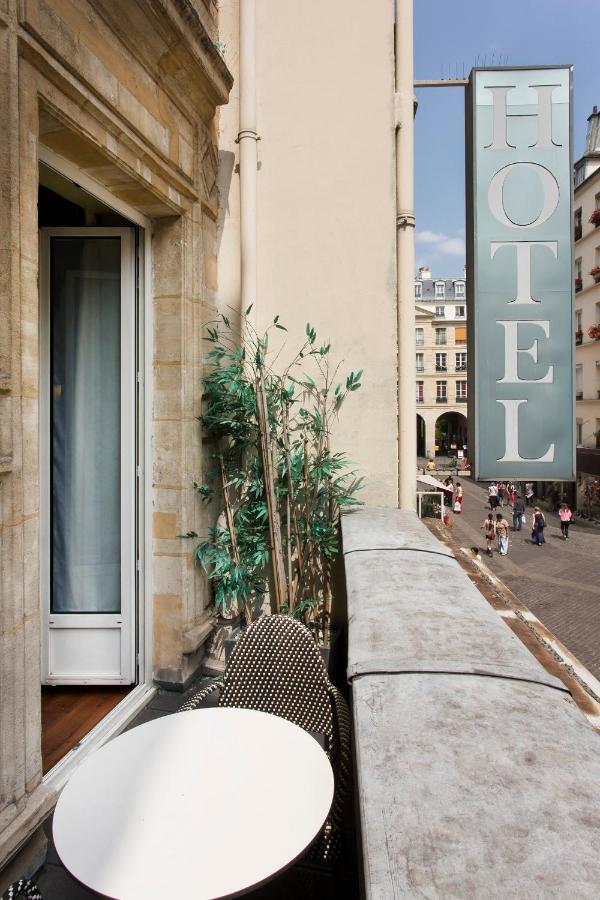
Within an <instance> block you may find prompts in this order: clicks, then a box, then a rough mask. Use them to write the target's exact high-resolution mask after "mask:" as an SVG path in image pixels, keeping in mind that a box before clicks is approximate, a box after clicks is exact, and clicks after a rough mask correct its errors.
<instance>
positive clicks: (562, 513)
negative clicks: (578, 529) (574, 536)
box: [558, 503, 573, 541]
mask: <svg viewBox="0 0 600 900" xmlns="http://www.w3.org/2000/svg"><path fill="white" fill-rule="evenodd" d="M558 517H559V519H560V530H561V532H562V536H563V537H564V539H565V541H568V540H569V525H570V524H571V519H572V518H573V513H572V511H571V507H570V506H569V504H568V503H561V504H560V509H559V510H558Z"/></svg>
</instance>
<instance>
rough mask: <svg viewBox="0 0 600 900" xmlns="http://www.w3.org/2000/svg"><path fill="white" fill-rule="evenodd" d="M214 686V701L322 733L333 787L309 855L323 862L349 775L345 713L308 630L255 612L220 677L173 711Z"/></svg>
mask: <svg viewBox="0 0 600 900" xmlns="http://www.w3.org/2000/svg"><path fill="white" fill-rule="evenodd" d="M218 689H219V690H220V692H221V693H220V697H219V706H236V707H242V708H244V709H257V710H261V711H262V712H267V713H272V714H273V715H276V716H281V717H282V718H283V719H289V721H290V722H294V723H295V724H296V725H299V726H300V727H301V728H304V729H305V730H306V731H311V732H317V733H319V734H322V735H323V736H324V739H325V752H326V753H327V755H328V757H329V759H330V762H331V765H332V768H333V772H334V778H335V789H334V797H333V803H332V805H331V810H330V812H329V816H328V818H327V821H326V822H325V825H324V827H323V830H322V832H321V834H320V836H319V838H318V839H317V840H316V841H315V843H314V844H313V845H312V847H311V850H310V856H311V858H312V859H313V860H319V861H323V862H332V861H333V860H335V859H336V858H337V856H338V855H339V853H340V850H341V833H342V814H343V805H344V799H345V795H346V791H347V787H348V782H349V775H350V715H349V712H348V706H347V704H346V701H345V700H344V698H343V697H342V695H341V694H340V692H339V691H338V689H337V688H336V687H334V686H333V684H331V682H330V680H329V678H328V677H327V672H326V669H325V666H324V664H323V660H322V658H321V654H320V653H319V650H318V648H317V647H316V645H315V642H314V640H313V638H312V636H311V634H310V632H309V630H308V629H307V628H305V626H304V625H302V624H301V623H300V622H297V621H296V620H294V619H291V618H289V617H288V616H261V618H259V619H258V620H257V621H256V622H254V623H253V624H252V625H250V626H249V627H248V628H247V629H246V630H245V631H244V632H243V634H242V635H241V636H240V638H239V640H238V641H237V643H236V645H235V648H234V650H233V653H232V654H231V658H230V660H229V662H228V664H227V668H226V670H225V675H224V676H223V680H222V681H221V682H219V683H217V682H215V683H214V684H212V685H211V686H210V687H208V688H206V689H205V690H203V691H200V692H198V693H197V694H195V695H194V696H192V697H191V698H190V699H189V700H188V701H187V702H186V703H184V704H183V705H182V706H181V707H180V710H179V711H180V712H185V711H187V710H193V709H198V708H199V707H200V706H202V704H203V702H204V701H205V700H206V698H207V697H208V696H209V695H210V694H211V693H212V692H213V691H215V690H218Z"/></svg>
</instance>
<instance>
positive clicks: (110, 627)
mask: <svg viewBox="0 0 600 900" xmlns="http://www.w3.org/2000/svg"><path fill="white" fill-rule="evenodd" d="M40 263H41V266H40V271H41V276H42V277H41V281H40V284H41V294H42V296H41V312H42V314H41V323H40V324H41V351H42V352H41V363H42V371H41V383H42V385H43V390H42V397H41V403H40V413H41V421H40V426H41V427H40V433H41V454H40V459H41V476H42V477H41V487H42V522H41V537H42V560H43V565H42V572H41V587H42V590H41V595H42V603H43V607H42V620H43V622H44V626H43V636H42V637H43V653H42V658H43V666H44V671H43V681H44V682H45V683H49V684H130V683H132V682H133V681H134V678H135V666H134V659H135V652H134V649H135V621H134V608H135V603H134V601H135V558H134V557H135V496H136V492H135V429H136V405H135V368H136V364H135V360H136V348H135V333H136V332H135V279H134V271H135V267H134V241H133V230H132V229H128V228H80V229H74V228H49V229H43V231H42V240H41V255H40Z"/></svg>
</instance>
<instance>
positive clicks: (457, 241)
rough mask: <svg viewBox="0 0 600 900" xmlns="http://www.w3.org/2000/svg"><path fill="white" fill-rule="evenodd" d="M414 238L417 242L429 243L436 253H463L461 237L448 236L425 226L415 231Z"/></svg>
mask: <svg viewBox="0 0 600 900" xmlns="http://www.w3.org/2000/svg"><path fill="white" fill-rule="evenodd" d="M415 239H416V241H417V243H419V244H430V245H431V246H432V247H433V248H434V249H435V250H437V252H438V253H445V254H447V255H448V256H464V255H465V241H464V238H462V237H450V236H449V235H447V234H442V233H441V232H437V231H429V229H427V228H425V229H424V230H423V231H417V233H416V235H415Z"/></svg>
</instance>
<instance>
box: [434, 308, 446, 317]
mask: <svg viewBox="0 0 600 900" xmlns="http://www.w3.org/2000/svg"><path fill="white" fill-rule="evenodd" d="M435 314H436V317H437V318H438V319H443V318H444V316H445V315H446V309H445V307H443V306H436V308H435Z"/></svg>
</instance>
